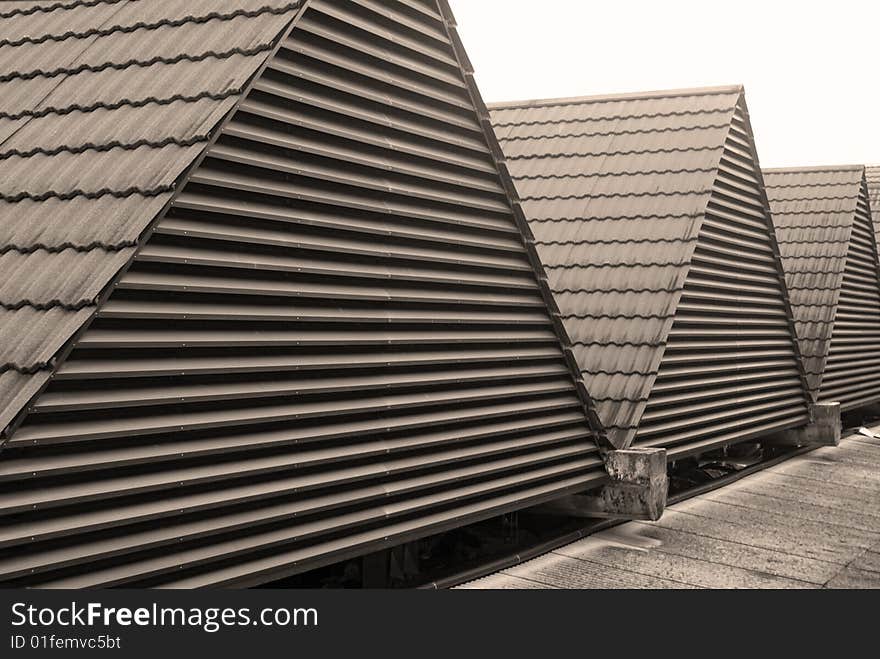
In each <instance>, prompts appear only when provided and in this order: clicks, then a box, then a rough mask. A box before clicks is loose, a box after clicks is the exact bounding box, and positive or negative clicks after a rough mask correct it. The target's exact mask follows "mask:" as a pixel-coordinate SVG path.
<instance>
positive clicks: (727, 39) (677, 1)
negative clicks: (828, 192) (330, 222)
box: [451, 0, 880, 167]
mask: <svg viewBox="0 0 880 659" xmlns="http://www.w3.org/2000/svg"><path fill="white" fill-rule="evenodd" d="M451 5H452V9H453V11H454V13H455V17H456V19H457V22H458V26H459V33H460V34H461V38H462V40H463V41H464V45H465V48H466V49H467V51H468V55H469V56H470V58H471V61H472V63H473V65H474V68H475V69H476V75H477V82H478V83H479V85H480V91H481V92H482V94H483V98H484V99H485V100H486V101H487V102H490V101H503V100H515V99H531V98H547V97H554V96H582V95H588V94H606V93H613V92H627V91H647V90H656V89H673V88H680V87H699V86H706V85H729V84H739V83H742V84H745V87H746V101H747V102H748V106H749V114H750V115H751V118H752V126H753V128H754V131H755V139H756V142H757V147H758V156H759V158H760V160H761V165H762V166H763V167H779V166H806V165H823V164H844V163H876V162H880V122H878V119H880V117H878V116H877V110H878V109H880V103H878V100H880V99H878V96H880V84H877V82H876V81H875V76H876V75H877V73H876V72H877V69H878V64H880V63H878V62H877V59H878V57H880V47H878V41H877V39H878V37H877V34H878V30H880V0H859V1H856V0H833V1H830V0H825V1H824V2H815V1H813V0H801V1H800V2H795V1H791V0H762V1H760V2H756V1H755V0H737V1H735V2H724V3H722V2H712V1H711V0H703V1H702V2H700V1H698V0H617V1H615V0H601V1H600V0H451Z"/></svg>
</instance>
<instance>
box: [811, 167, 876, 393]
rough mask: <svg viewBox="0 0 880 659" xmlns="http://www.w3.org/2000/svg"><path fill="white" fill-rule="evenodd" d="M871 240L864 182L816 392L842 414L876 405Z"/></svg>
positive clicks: (870, 225)
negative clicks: (838, 408) (835, 406)
mask: <svg viewBox="0 0 880 659" xmlns="http://www.w3.org/2000/svg"><path fill="white" fill-rule="evenodd" d="M875 240H876V238H875V236H874V228H873V223H872V221H871V213H870V210H869V202H868V189H867V185H866V184H865V182H864V181H862V183H861V186H860V188H859V198H858V204H857V206H856V212H855V219H854V221H853V228H852V235H851V237H850V242H849V247H848V249H847V254H846V265H845V267H844V270H843V279H842V282H841V285H840V297H839V299H838V303H837V311H836V314H835V317H834V325H833V330H832V332H831V344H830V346H829V348H828V359H827V361H826V364H825V374H824V377H823V378H822V386H821V389H820V390H819V398H820V400H823V401H837V402H839V403H840V407H841V409H842V410H848V409H853V408H856V407H860V406H863V405H866V404H870V403H875V402H877V401H878V400H880V363H878V362H877V359H876V357H877V356H880V272H878V265H877V248H876V244H875ZM872 358H874V359H872Z"/></svg>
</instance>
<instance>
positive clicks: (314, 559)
mask: <svg viewBox="0 0 880 659" xmlns="http://www.w3.org/2000/svg"><path fill="white" fill-rule="evenodd" d="M300 21H301V23H300V24H299V27H295V28H294V30H293V31H292V33H291V35H290V37H289V38H288V39H287V40H286V41H284V42H282V44H281V46H280V49H279V50H278V52H277V54H276V55H275V56H273V58H272V59H271V60H270V62H269V63H268V65H267V67H266V69H265V70H264V71H263V73H262V74H261V77H260V79H259V80H257V81H256V82H255V83H254V85H253V88H252V90H251V91H250V92H249V94H248V95H247V96H246V98H245V99H243V100H242V102H241V103H240V105H239V106H238V108H237V109H236V111H235V114H234V115H233V116H232V117H231V118H230V119H229V121H228V122H227V123H225V124H224V128H223V130H222V132H221V134H220V135H219V137H218V138H217V140H216V141H215V142H214V143H213V144H212V146H211V147H209V149H208V152H207V155H206V157H205V158H204V160H203V161H202V162H201V163H200V164H199V166H198V167H197V168H196V169H195V170H194V171H193V172H192V173H191V175H190V177H189V178H188V180H187V182H186V184H185V186H184V188H183V189H182V190H181V191H180V192H179V193H178V194H177V196H176V197H175V200H174V203H173V204H172V206H171V208H170V210H169V211H168V212H167V214H166V215H165V216H164V217H163V218H162V219H161V220H160V221H159V222H158V224H157V226H156V228H155V231H154V232H153V233H152V235H151V236H150V238H149V239H148V240H147V242H146V244H145V245H143V246H142V247H141V248H140V249H139V251H138V253H137V255H136V257H135V259H134V261H133V262H132V264H131V266H130V268H129V269H127V270H126V271H125V273H124V274H123V275H122V276H121V277H120V278H119V279H118V281H117V282H116V285H115V287H114V289H113V292H112V293H111V294H110V296H109V298H108V299H107V301H106V302H105V303H104V304H103V305H102V306H101V308H100V309H99V312H98V314H97V316H96V318H95V320H94V321H93V322H92V324H91V325H90V326H89V327H88V329H87V330H86V331H85V332H84V333H83V334H82V335H81V336H80V337H78V340H77V343H76V345H75V347H74V349H73V350H72V352H71V353H70V355H69V357H68V359H67V360H66V361H65V363H64V364H63V365H62V366H61V367H60V369H59V372H58V375H57V377H56V378H55V379H54V380H53V381H52V383H51V384H50V386H49V387H48V388H47V390H46V391H45V392H44V393H43V395H42V396H41V397H40V398H38V399H37V400H36V402H35V404H34V407H33V410H32V411H31V412H30V414H29V415H28V416H27V418H26V419H25V421H24V423H23V424H22V425H21V426H20V428H18V430H17V432H16V434H15V435H14V436H13V437H12V438H11V439H10V441H9V442H8V444H7V446H6V447H5V449H4V454H3V456H4V460H3V462H2V463H0V583H3V584H4V585H5V584H10V585H39V586H73V585H79V586H86V585H90V586H114V585H129V586H162V585H191V586H195V585H254V584H258V583H261V582H263V581H266V580H270V579H274V578H278V577H280V576H284V575H290V574H295V573H297V572H302V571H306V570H309V569H313V568H315V567H318V566H321V565H324V564H326V563H328V562H332V561H335V560H340V559H341V558H344V557H346V556H354V555H357V554H363V553H368V552H371V551H375V550H377V549H380V548H383V547H386V546H388V545H389V544H391V543H395V542H401V541H404V540H409V539H412V538H416V537H421V536H425V535H428V534H431V533H435V532H439V531H442V530H445V529H448V528H452V527H454V526H457V525H461V524H465V523H468V522H471V521H477V520H480V519H484V518H486V517H489V516H493V515H497V514H500V513H503V512H506V511H510V510H514V509H517V508H520V507H524V506H527V505H530V504H534V503H540V502H541V501H545V500H548V499H550V498H553V497H555V496H559V495H562V494H566V493H568V492H572V491H577V490H582V489H584V488H587V487H592V486H596V485H599V484H601V483H602V482H604V480H605V479H606V478H607V476H606V474H605V471H604V467H603V463H602V459H601V457H600V455H599V451H598V448H597V445H596V441H595V437H594V436H593V431H592V430H591V428H590V423H589V421H588V418H587V411H588V410H587V408H586V403H587V400H586V397H585V395H584V393H583V391H582V390H581V389H579V388H578V384H577V383H576V382H575V379H574V373H573V369H572V367H571V365H570V363H569V361H568V357H567V355H566V352H565V351H564V350H563V344H562V342H561V341H560V339H561V338H564V337H562V335H561V333H560V332H559V330H558V328H557V322H558V321H557V320H556V319H555V318H554V317H552V316H551V313H550V311H549V310H548V309H547V302H546V298H547V296H548V295H549V292H548V291H547V290H546V284H545V283H543V282H542V280H541V279H539V275H538V272H537V271H536V265H535V261H534V254H533V252H532V251H530V250H532V248H531V246H530V245H529V244H527V241H526V240H525V239H524V236H523V235H522V233H521V230H520V227H519V226H518V225H517V219H516V217H515V216H514V213H513V211H512V209H511V207H510V202H509V199H508V197H507V193H506V192H505V189H506V188H505V186H504V185H503V182H502V180H501V179H500V177H499V173H498V172H497V171H496V164H495V156H494V154H493V152H492V150H491V148H490V146H489V144H488V142H487V139H486V136H485V134H484V132H483V126H482V124H481V121H480V117H479V116H478V114H477V111H476V110H477V108H476V107H475V105H474V97H473V91H472V88H471V83H470V79H469V78H468V77H467V76H465V75H463V74H462V71H461V70H460V66H459V57H460V55H459V54H458V53H457V52H456V50H455V47H454V46H453V43H452V41H451V39H450V37H449V35H448V26H447V25H446V23H445V21H444V19H443V18H442V17H441V10H440V8H439V7H437V6H434V7H431V6H429V5H428V4H427V3H421V2H411V1H403V0H397V1H395V2H372V1H369V0H362V1H360V0H359V1H358V2H346V3H338V2H321V1H318V0H315V1H314V2H311V3H309V5H308V6H307V8H306V9H305V10H304V13H303V15H302V16H301V17H300Z"/></svg>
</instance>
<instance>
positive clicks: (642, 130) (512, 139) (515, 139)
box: [498, 121, 730, 142]
mask: <svg viewBox="0 0 880 659" xmlns="http://www.w3.org/2000/svg"><path fill="white" fill-rule="evenodd" d="M729 126H730V122H729V121H726V122H724V123H719V124H706V125H705V126H664V127H663V128H634V129H631V130H609V131H602V132H598V133H589V132H580V133H574V132H571V133H559V134H558V135H521V136H514V137H500V138H498V139H499V141H501V142H519V141H525V140H549V139H557V138H564V137H612V136H617V135H643V134H646V133H674V132H677V131H686V132H690V131H695V130H703V129H709V128H728V127H729Z"/></svg>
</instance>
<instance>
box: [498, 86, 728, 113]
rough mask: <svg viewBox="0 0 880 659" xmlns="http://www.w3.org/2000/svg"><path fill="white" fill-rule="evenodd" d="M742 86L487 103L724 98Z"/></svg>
mask: <svg viewBox="0 0 880 659" xmlns="http://www.w3.org/2000/svg"><path fill="white" fill-rule="evenodd" d="M743 91H744V86H743V85H741V84H740V85H723V86H718V87H691V88H687V87H686V88H680V89H665V90H654V91H643V92H622V93H615V94H595V95H588V96H567V97H566V96H562V97H557V98H536V99H527V100H520V101H498V102H495V103H488V104H487V106H488V108H489V109H490V110H502V109H520V108H521V109H526V108H533V107H546V106H553V105H580V104H588V103H610V102H614V101H627V100H632V101H636V100H648V99H660V98H686V97H688V96H724V95H726V94H734V93H742V92H743Z"/></svg>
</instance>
